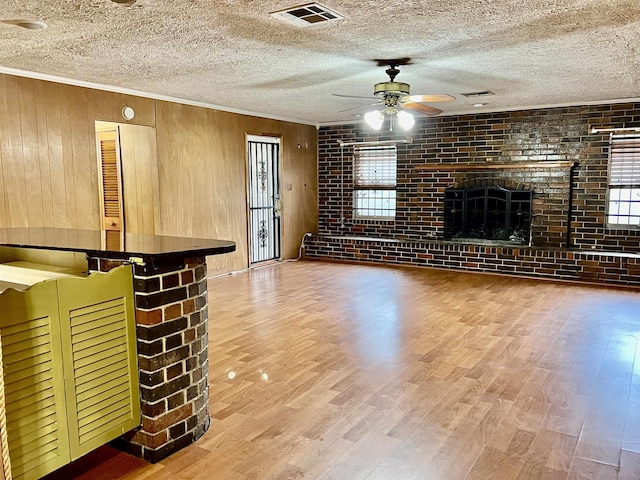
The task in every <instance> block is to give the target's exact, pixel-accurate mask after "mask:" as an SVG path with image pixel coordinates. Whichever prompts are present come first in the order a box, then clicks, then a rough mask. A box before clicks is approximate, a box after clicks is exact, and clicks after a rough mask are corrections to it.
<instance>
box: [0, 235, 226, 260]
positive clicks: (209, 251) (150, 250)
mask: <svg viewBox="0 0 640 480" xmlns="http://www.w3.org/2000/svg"><path fill="white" fill-rule="evenodd" d="M0 246H6V247H21V248H34V249H43V250H64V251H69V252H84V253H86V254H87V255H89V256H96V257H102V258H112V259H119V260H123V259H124V260H128V259H130V258H131V257H137V258H140V259H141V260H142V261H145V262H146V261H167V260H175V259H178V258H185V257H199V256H207V255H220V254H222V253H229V252H233V251H235V249H236V244H235V242H232V241H229V240H213V239H204V238H186V237H167V236H162V235H139V234H134V233H127V234H124V235H121V234H120V233H119V232H104V231H99V230H73V229H64V228H42V227H24V228H0Z"/></svg>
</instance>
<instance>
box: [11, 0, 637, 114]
mask: <svg viewBox="0 0 640 480" xmlns="http://www.w3.org/2000/svg"><path fill="white" fill-rule="evenodd" d="M301 3H305V2H300V1H299V0H297V1H296V0H293V1H291V2H285V1H266V0H181V1H177V0H137V1H136V2H135V3H133V4H132V5H126V4H118V3H114V2H112V1H111V0H56V1H52V0H21V1H16V0H0V20H2V21H7V20H9V21H11V20H16V19H31V20H41V21H43V22H45V23H46V24H47V25H48V28H45V29H41V30H28V29H24V28H21V27H18V26H16V25H13V24H11V23H0V72H1V71H4V72H9V73H15V71H14V70H13V69H17V70H22V71H28V72H34V74H33V75H34V76H36V77H38V78H42V77H43V76H45V78H46V75H52V76H57V77H64V78H66V79H71V80H72V81H74V82H72V83H77V82H90V83H95V84H100V85H104V86H108V87H115V88H113V89H115V90H119V89H130V90H134V91H138V92H148V94H149V96H154V97H159V98H165V97H173V98H176V99H183V100H186V101H189V102H196V103H203V104H209V105H211V106H215V107H220V108H223V109H228V110H231V111H241V112H247V113H254V114H256V115H260V116H268V117H273V118H283V119H289V120H294V121H299V122H304V123H311V124H323V123H339V122H343V121H344V122H351V121H353V120H354V119H356V118H357V117H355V115H356V114H358V113H363V112H364V110H357V109H356V110H349V111H346V112H341V110H345V109H348V108H350V107H355V106H358V105H366V104H368V103H369V102H368V101H367V100H366V99H355V98H340V97H336V96H332V93H339V94H347V95H369V94H371V92H372V89H373V84H374V83H377V82H381V81H385V80H387V77H386V75H385V73H384V67H378V66H376V64H375V62H373V61H372V59H377V58H400V57H410V58H411V59H412V63H411V64H410V65H407V66H404V67H400V71H401V73H400V75H399V76H398V78H397V81H402V82H406V83H409V84H410V85H411V93H412V94H427V93H447V94H451V95H453V96H455V97H456V99H457V100H456V101H455V102H451V103H442V104H437V105H436V104H433V105H434V106H437V107H438V108H441V109H442V110H444V113H443V114H442V115H448V114H457V113H467V112H479V111H495V110H511V109H517V108H530V107H537V106H550V105H571V104H583V103H598V102H604V101H619V100H622V99H637V98H638V97H640V51H639V50H640V2H639V1H638V0H528V1H526V2H525V1H522V0H474V1H468V0H450V1H442V0H422V1H410V0H392V1H383V0H377V1H370V0H327V1H323V2H321V3H322V4H323V5H326V6H327V7H329V8H331V9H334V10H336V11H337V12H339V13H341V14H343V15H344V16H345V17H346V19H345V20H340V21H337V22H333V23H326V24H317V25H313V26H310V27H306V28H301V27H297V26H294V25H291V24H289V23H286V22H284V21H281V20H278V19H275V18H273V17H271V16H269V12H272V11H275V10H279V9H283V8H286V7H289V6H293V5H296V4H301ZM479 90H490V91H492V92H494V93H495V95H493V96H490V97H485V98H483V99H477V98H467V97H464V96H462V95H461V93H464V92H471V91H479ZM479 101H481V102H486V103H487V105H486V106H484V107H480V108H478V107H473V104H474V103H477V102H479Z"/></svg>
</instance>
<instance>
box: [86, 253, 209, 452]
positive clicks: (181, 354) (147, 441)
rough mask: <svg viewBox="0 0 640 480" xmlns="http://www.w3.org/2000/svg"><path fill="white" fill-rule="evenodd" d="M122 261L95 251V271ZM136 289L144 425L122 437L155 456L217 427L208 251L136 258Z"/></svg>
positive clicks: (128, 446) (124, 444) (124, 443)
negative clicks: (146, 260) (141, 261)
mask: <svg viewBox="0 0 640 480" xmlns="http://www.w3.org/2000/svg"><path fill="white" fill-rule="evenodd" d="M120 264H121V262H120V261H113V260H105V259H100V258H89V269H90V270H91V271H103V272H104V271H109V270H111V269H112V268H114V267H116V266H119V265H120ZM134 293H135V302H136V305H135V309H136V310H135V311H136V324H137V325H136V330H137V337H138V341H137V347H138V366H139V370H140V397H141V410H142V426H141V427H140V428H139V429H137V430H135V431H133V432H130V433H128V434H126V435H125V436H124V437H122V438H121V439H119V440H118V441H117V442H116V443H117V444H118V446H119V447H121V448H122V449H124V450H127V451H129V452H131V453H133V454H134V455H137V456H139V457H142V458H144V459H145V460H147V461H149V462H154V463H155V462H157V461H159V460H162V459H163V458H165V457H167V456H168V455H170V454H171V453H173V452H175V451H177V450H179V449H181V448H183V447H185V446H187V445H189V444H190V443H193V442H194V441H195V440H196V439H198V438H199V437H201V436H202V435H203V434H204V432H205V431H206V430H207V429H208V427H209V411H208V408H209V406H208V404H209V390H208V365H209V362H208V329H207V325H208V323H207V318H208V312H207V279H206V264H205V258H204V257H197V258H191V259H185V260H184V261H180V262H179V263H177V264H173V263H170V264H166V265H161V266H158V265H150V264H147V265H135V268H134Z"/></svg>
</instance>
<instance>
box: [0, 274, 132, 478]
mask: <svg viewBox="0 0 640 480" xmlns="http://www.w3.org/2000/svg"><path fill="white" fill-rule="evenodd" d="M0 335H1V340H2V351H3V358H2V361H3V367H4V373H5V377H4V384H5V400H6V410H7V434H8V443H9V455H10V459H11V470H12V474H13V478H14V479H16V480H20V479H37V478H40V477H42V476H43V475H46V474H47V473H50V472H52V471H54V470H56V469H57V468H59V467H61V466H63V465H65V464H67V463H69V462H71V461H73V460H75V459H77V458H79V457H81V456H82V455H84V454H86V453H88V452H90V451H91V450H94V449H95V448H97V447H99V446H101V445H104V444H105V443H107V442H109V441H111V440H113V439H114V438H117V437H118V436H120V435H121V434H123V433H125V432H127V431H129V430H131V429H133V428H135V427H136V426H138V425H139V424H140V399H139V385H138V368H137V356H136V335H135V321H134V308H133V281H132V273H131V267H130V266H124V267H120V268H117V269H115V270H113V271H111V272H110V273H108V274H93V275H91V276H89V277H86V278H72V277H68V278H59V279H56V280H48V281H45V282H41V283H37V284H35V285H33V286H31V287H29V288H28V289H27V290H25V291H24V292H17V291H14V290H7V291H5V292H4V293H3V294H2V295H0Z"/></svg>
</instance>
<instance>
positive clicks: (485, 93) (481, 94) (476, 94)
mask: <svg viewBox="0 0 640 480" xmlns="http://www.w3.org/2000/svg"><path fill="white" fill-rule="evenodd" d="M460 95H463V96H465V97H489V96H491V95H495V93H493V92H491V91H489V90H481V91H479V92H467V93H461V94H460Z"/></svg>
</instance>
